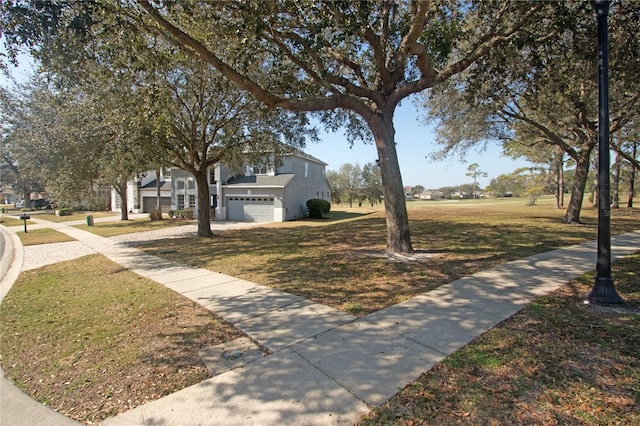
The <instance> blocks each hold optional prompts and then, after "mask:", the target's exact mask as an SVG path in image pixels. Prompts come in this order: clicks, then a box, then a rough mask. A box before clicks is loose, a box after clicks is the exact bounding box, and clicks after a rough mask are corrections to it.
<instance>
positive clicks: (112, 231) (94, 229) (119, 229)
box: [76, 218, 195, 237]
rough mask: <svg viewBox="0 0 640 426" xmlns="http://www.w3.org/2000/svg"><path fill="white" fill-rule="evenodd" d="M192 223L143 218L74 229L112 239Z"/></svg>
mask: <svg viewBox="0 0 640 426" xmlns="http://www.w3.org/2000/svg"><path fill="white" fill-rule="evenodd" d="M193 223H195V222H194V221H193V220H184V219H165V220H151V219H149V218H144V219H136V220H122V221H121V220H118V221H113V222H94V225H93V226H87V225H76V227H77V228H80V229H83V230H85V231H88V232H91V233H94V234H96V235H100V236H101V237H113V236H115V235H122V234H130V233H132V232H143V231H152V230H154V229H159V228H166V227H172V226H183V225H189V224H193Z"/></svg>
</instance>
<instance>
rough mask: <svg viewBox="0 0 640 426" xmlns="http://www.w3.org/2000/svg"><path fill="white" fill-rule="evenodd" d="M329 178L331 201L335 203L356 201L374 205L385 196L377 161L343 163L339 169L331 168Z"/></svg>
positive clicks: (350, 204) (351, 203)
mask: <svg viewBox="0 0 640 426" xmlns="http://www.w3.org/2000/svg"><path fill="white" fill-rule="evenodd" d="M327 179H328V180H329V184H330V185H331V201H332V202H333V203H334V204H342V203H349V207H353V204H354V202H355V203H357V204H358V205H359V206H361V205H362V204H364V203H368V204H369V205H371V206H372V207H373V206H374V205H376V204H378V203H380V202H381V200H382V198H383V187H382V176H381V174H380V167H378V165H377V164H376V163H367V164H365V165H364V166H362V167H360V164H358V163H355V164H349V163H347V164H343V165H342V166H340V168H339V169H338V170H329V171H328V172H327Z"/></svg>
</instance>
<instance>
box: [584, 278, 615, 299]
mask: <svg viewBox="0 0 640 426" xmlns="http://www.w3.org/2000/svg"><path fill="white" fill-rule="evenodd" d="M595 281H596V282H595V285H594V286H593V288H592V289H591V291H590V292H589V293H588V294H587V300H588V301H589V302H595V303H606V304H610V305H622V304H624V300H623V299H622V297H620V295H619V294H618V292H617V291H616V288H615V287H614V285H613V278H607V277H596V280H595Z"/></svg>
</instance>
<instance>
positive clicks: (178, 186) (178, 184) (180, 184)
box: [176, 179, 184, 191]
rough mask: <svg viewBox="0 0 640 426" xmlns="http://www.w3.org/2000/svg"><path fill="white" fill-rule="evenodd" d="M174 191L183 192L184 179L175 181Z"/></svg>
mask: <svg viewBox="0 0 640 426" xmlns="http://www.w3.org/2000/svg"><path fill="white" fill-rule="evenodd" d="M176 189H177V190H178V191H183V190H184V179H178V180H177V181H176Z"/></svg>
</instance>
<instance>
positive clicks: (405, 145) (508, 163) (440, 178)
mask: <svg viewBox="0 0 640 426" xmlns="http://www.w3.org/2000/svg"><path fill="white" fill-rule="evenodd" d="M21 63H22V64H25V63H26V65H21V67H20V68H14V67H13V66H11V65H10V66H9V67H10V70H11V72H12V74H13V76H14V77H15V78H16V79H18V80H19V81H24V80H25V78H26V77H27V76H28V75H29V74H30V73H31V70H30V66H29V65H28V61H25V60H23V61H21ZM0 84H2V85H6V84H7V79H6V78H5V76H4V75H2V73H0ZM420 116H421V112H420V111H418V110H417V109H416V107H415V105H414V104H413V102H412V101H410V100H405V101H404V102H403V103H402V104H401V105H400V106H399V107H398V108H397V110H396V115H395V118H394V123H395V128H396V148H397V150H398V160H399V162H400V171H401V173H402V181H403V183H404V185H405V186H415V185H422V186H424V187H425V188H427V189H437V188H441V187H443V186H456V185H460V184H464V183H472V182H473V180H472V179H471V178H470V177H468V176H466V172H467V167H468V166H469V164H472V163H478V164H479V166H480V170H482V171H484V172H487V173H488V176H487V177H486V178H479V179H478V183H479V184H480V186H482V187H484V186H486V185H488V184H489V182H490V181H491V179H493V178H495V177H497V176H498V175H501V174H505V173H511V172H512V171H514V170H515V169H517V168H519V167H525V166H528V165H529V163H528V162H526V161H524V160H512V159H510V158H507V157H503V156H502V155H501V152H502V149H501V148H500V146H498V145H497V144H496V143H491V142H489V143H488V144H487V147H486V150H484V151H482V152H476V151H474V150H471V151H469V152H468V153H467V154H466V157H465V161H466V162H463V161H461V160H460V158H459V157H458V156H457V155H456V156H454V157H451V158H448V159H445V160H442V161H437V162H434V161H430V160H427V158H426V157H427V156H429V154H430V153H432V152H435V151H437V150H438V149H439V147H438V146H437V144H436V142H435V131H434V128H433V127H429V126H425V125H424V124H422V123H421V120H420ZM305 152H307V153H308V154H310V155H313V156H314V157H316V158H318V159H320V160H322V161H324V162H325V163H327V164H328V167H327V168H328V170H337V169H339V168H340V166H341V165H343V164H345V163H351V164H355V163H359V164H360V166H363V165H364V164H366V163H371V162H374V161H375V160H376V158H378V155H377V153H376V148H375V146H374V145H373V144H370V145H366V144H364V143H362V142H356V143H355V144H354V145H353V147H352V148H350V147H349V143H348V142H347V138H346V136H345V135H344V131H343V130H338V132H336V133H332V132H329V133H328V132H325V131H323V130H321V131H320V143H317V144H308V145H307V147H306V148H305Z"/></svg>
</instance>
